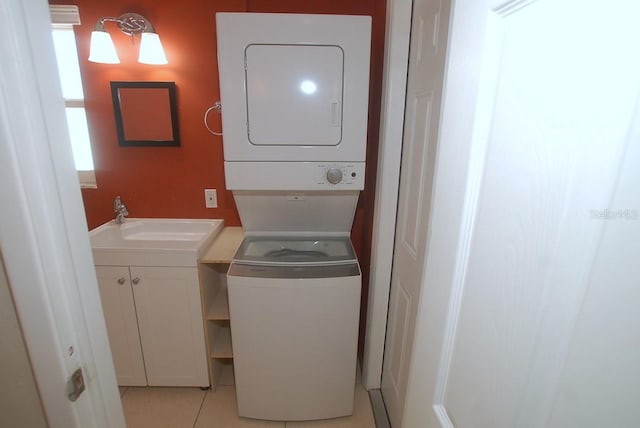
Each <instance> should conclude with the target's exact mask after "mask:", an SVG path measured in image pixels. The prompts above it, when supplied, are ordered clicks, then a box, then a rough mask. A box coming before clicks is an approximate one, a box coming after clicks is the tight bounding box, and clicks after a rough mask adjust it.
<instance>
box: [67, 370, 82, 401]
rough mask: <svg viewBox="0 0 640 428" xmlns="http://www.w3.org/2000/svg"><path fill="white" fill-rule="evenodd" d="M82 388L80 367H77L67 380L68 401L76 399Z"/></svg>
mask: <svg viewBox="0 0 640 428" xmlns="http://www.w3.org/2000/svg"><path fill="white" fill-rule="evenodd" d="M84 390H85V384H84V376H83V375H82V369H81V368H79V369H78V370H76V371H75V372H73V374H72V375H71V377H70V378H69V381H67V397H69V400H70V401H76V400H77V399H78V397H80V394H82V391H84Z"/></svg>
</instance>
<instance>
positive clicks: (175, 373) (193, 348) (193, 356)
mask: <svg viewBox="0 0 640 428" xmlns="http://www.w3.org/2000/svg"><path fill="white" fill-rule="evenodd" d="M131 278H132V282H133V293H134V296H135V301H136V307H137V309H138V325H139V328H140V338H141V341H142V349H143V351H144V357H145V364H146V369H147V379H148V381H149V386H208V385H209V379H208V369H207V360H206V351H205V346H204V327H203V324H202V319H203V318H202V308H201V305H200V291H199V287H198V275H197V271H196V269H195V268H158V267H131ZM136 282H137V283H136Z"/></svg>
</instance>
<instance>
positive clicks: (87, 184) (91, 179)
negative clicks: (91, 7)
mask: <svg viewBox="0 0 640 428" xmlns="http://www.w3.org/2000/svg"><path fill="white" fill-rule="evenodd" d="M49 14H50V17H51V26H52V29H71V30H72V29H73V26H74V25H80V12H79V10H78V6H75V5H49ZM64 105H65V108H82V109H83V110H85V113H86V109H85V103H84V98H83V99H77V98H65V99H64ZM87 126H88V124H87ZM89 143H90V142H89ZM90 145H91V144H90ZM91 156H92V157H93V150H92V152H91ZM76 171H77V172H78V180H79V181H80V188H81V189H97V187H98V186H97V184H96V175H95V166H94V169H93V170H76Z"/></svg>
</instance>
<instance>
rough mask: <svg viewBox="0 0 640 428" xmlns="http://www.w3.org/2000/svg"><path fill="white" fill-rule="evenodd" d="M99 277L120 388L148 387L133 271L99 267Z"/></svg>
mask: <svg viewBox="0 0 640 428" xmlns="http://www.w3.org/2000/svg"><path fill="white" fill-rule="evenodd" d="M96 274H97V276H98V287H99V289H100V299H101V300H102V310H103V312H104V318H105V322H106V324H107V333H108V335H109V342H110V344H111V355H112V357H113V365H114V366H115V370H116V378H117V380H118V385H122V386H145V385H147V377H146V375H145V370H144V362H143V358H142V348H141V346H140V336H139V334H138V320H137V318H136V307H135V304H134V302H133V293H132V291H131V281H130V278H129V268H128V267H126V266H96Z"/></svg>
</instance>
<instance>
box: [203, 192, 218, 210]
mask: <svg viewBox="0 0 640 428" xmlns="http://www.w3.org/2000/svg"><path fill="white" fill-rule="evenodd" d="M204 206H205V207H207V208H218V193H217V192H216V189H204Z"/></svg>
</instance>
